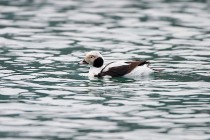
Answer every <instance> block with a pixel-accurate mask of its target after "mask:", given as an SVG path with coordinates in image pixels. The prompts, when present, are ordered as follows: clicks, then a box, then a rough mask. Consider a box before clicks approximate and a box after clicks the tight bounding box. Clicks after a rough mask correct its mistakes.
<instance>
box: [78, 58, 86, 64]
mask: <svg viewBox="0 0 210 140" xmlns="http://www.w3.org/2000/svg"><path fill="white" fill-rule="evenodd" d="M78 64H86V65H87V64H88V62H86V61H85V59H84V60H82V61H80V62H79V63H78Z"/></svg>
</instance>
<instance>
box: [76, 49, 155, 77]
mask: <svg viewBox="0 0 210 140" xmlns="http://www.w3.org/2000/svg"><path fill="white" fill-rule="evenodd" d="M79 64H89V65H90V70H89V76H90V77H104V76H111V77H120V76H125V77H136V76H142V75H149V74H151V73H153V72H154V71H155V70H154V69H152V68H150V67H149V64H150V63H149V62H148V61H141V60H135V61H118V62H110V63H108V64H104V59H103V56H102V55H101V54H100V53H99V52H98V51H90V52H88V53H86V55H85V58H84V60H82V61H81V62H79Z"/></svg>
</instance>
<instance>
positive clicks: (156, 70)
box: [151, 68, 164, 72]
mask: <svg viewBox="0 0 210 140" xmlns="http://www.w3.org/2000/svg"><path fill="white" fill-rule="evenodd" d="M151 69H152V70H154V72H162V71H164V69H159V68H151Z"/></svg>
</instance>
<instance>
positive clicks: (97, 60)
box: [79, 51, 104, 68]
mask: <svg viewBox="0 0 210 140" xmlns="http://www.w3.org/2000/svg"><path fill="white" fill-rule="evenodd" d="M79 63H80V64H89V65H91V66H93V67H96V68H100V67H101V66H103V64H104V60H103V57H102V55H101V54H100V53H99V52H98V51H90V52H88V53H86V55H85V58H84V59H83V60H82V61H81V62H79Z"/></svg>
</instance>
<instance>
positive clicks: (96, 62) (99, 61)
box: [93, 57, 104, 68]
mask: <svg viewBox="0 0 210 140" xmlns="http://www.w3.org/2000/svg"><path fill="white" fill-rule="evenodd" d="M103 64H104V60H103V58H101V57H98V58H97V59H95V60H94V62H93V66H94V67H96V68H99V67H101V66H103Z"/></svg>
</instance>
